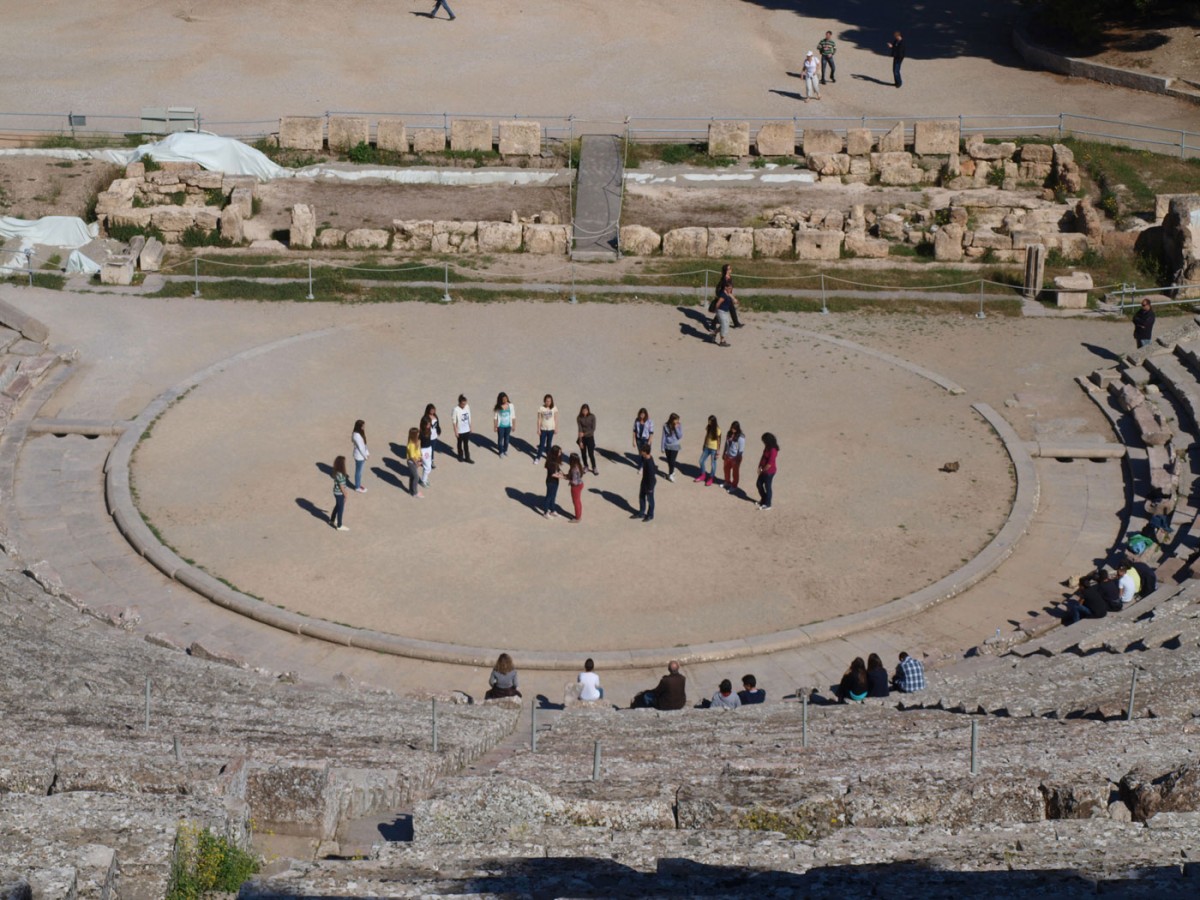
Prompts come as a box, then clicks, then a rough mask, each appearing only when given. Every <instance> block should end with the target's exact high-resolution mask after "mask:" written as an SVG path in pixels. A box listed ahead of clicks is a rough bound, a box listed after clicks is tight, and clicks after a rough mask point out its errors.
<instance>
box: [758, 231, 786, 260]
mask: <svg viewBox="0 0 1200 900" xmlns="http://www.w3.org/2000/svg"><path fill="white" fill-rule="evenodd" d="M754 252H755V253H757V254H758V255H759V256H765V257H768V258H771V259H781V258H783V257H785V256H791V255H792V252H793V250H792V229H790V228H755V229H754Z"/></svg>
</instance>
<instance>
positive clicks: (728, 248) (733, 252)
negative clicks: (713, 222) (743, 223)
mask: <svg viewBox="0 0 1200 900" xmlns="http://www.w3.org/2000/svg"><path fill="white" fill-rule="evenodd" d="M707 256H708V258H709V259H726V258H728V259H752V258H753V257H754V229H753V228H710V229H708V251H707Z"/></svg>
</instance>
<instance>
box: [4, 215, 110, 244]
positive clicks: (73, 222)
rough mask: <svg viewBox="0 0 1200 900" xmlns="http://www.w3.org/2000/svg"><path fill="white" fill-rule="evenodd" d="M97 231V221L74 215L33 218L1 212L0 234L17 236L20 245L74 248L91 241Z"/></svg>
mask: <svg viewBox="0 0 1200 900" xmlns="http://www.w3.org/2000/svg"><path fill="white" fill-rule="evenodd" d="M99 234H100V226H99V225H98V224H96V223H95V222H93V223H92V224H90V225H89V224H87V223H86V222H84V221H83V219H79V218H76V217H75V216H43V217H42V218H40V219H32V220H30V219H14V218H13V217H12V216H0V238H3V239H4V240H9V239H11V238H20V239H21V248H22V249H24V248H25V247H30V246H33V245H39V246H44V247H63V248H65V249H68V250H74V249H75V248H76V247H82V246H83V245H84V244H90V243H91V242H92V241H94V240H95V239H96V237H98V236H99Z"/></svg>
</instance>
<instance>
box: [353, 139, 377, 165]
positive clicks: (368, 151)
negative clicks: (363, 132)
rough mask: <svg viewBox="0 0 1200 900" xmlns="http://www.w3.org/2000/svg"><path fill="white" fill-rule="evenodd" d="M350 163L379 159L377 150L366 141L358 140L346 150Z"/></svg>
mask: <svg viewBox="0 0 1200 900" xmlns="http://www.w3.org/2000/svg"><path fill="white" fill-rule="evenodd" d="M346 157H347V159H349V160H350V162H352V163H359V164H363V163H374V162H378V161H379V152H378V151H377V150H376V149H375V148H374V147H372V146H371V145H370V144H368V143H367V142H366V141H359V142H358V143H357V144H355V145H354V146H353V147H351V148H350V149H349V150H348V151H347V152H346Z"/></svg>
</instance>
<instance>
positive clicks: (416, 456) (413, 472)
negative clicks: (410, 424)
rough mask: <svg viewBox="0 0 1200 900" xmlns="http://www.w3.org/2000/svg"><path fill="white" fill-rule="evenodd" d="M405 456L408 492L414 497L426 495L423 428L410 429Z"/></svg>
mask: <svg viewBox="0 0 1200 900" xmlns="http://www.w3.org/2000/svg"><path fill="white" fill-rule="evenodd" d="M404 455H405V457H407V459H408V492H409V494H411V495H412V496H414V497H418V498H420V497H424V496H425V495H424V494H422V493H421V429H420V428H410V429H408V444H407V446H406V447H405V453H404Z"/></svg>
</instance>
